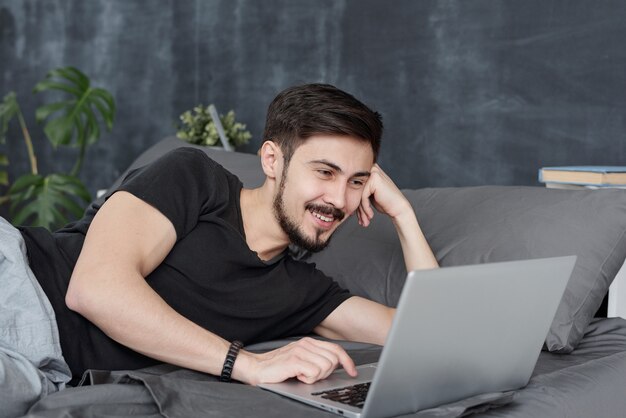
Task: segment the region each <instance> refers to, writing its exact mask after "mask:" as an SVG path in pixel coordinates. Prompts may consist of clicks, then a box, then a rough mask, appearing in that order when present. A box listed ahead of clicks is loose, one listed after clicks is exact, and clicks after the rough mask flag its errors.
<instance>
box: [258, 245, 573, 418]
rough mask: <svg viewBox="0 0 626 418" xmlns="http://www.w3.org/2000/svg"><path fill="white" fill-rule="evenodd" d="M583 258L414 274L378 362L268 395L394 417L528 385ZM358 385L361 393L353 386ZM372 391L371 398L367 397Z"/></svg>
mask: <svg viewBox="0 0 626 418" xmlns="http://www.w3.org/2000/svg"><path fill="white" fill-rule="evenodd" d="M575 262H576V257H575V256H568V257H556V258H543V259H536V260H526V261H512V262H502V263H492V264H479V265H473V266H460V267H445V268H440V269H433V270H417V271H413V272H411V273H409V275H408V277H407V280H406V283H405V285H404V288H403V290H402V295H401V296H400V301H399V302H398V310H397V313H396V316H395V318H394V321H393V324H392V327H391V330H390V332H389V335H388V337H387V341H386V344H385V347H384V348H383V350H382V353H381V356H380V359H379V362H378V363H374V364H367V365H363V366H359V367H358V371H359V376H358V377H357V378H351V377H350V376H348V374H347V373H346V372H345V371H344V370H337V371H335V372H334V373H333V374H331V375H330V376H329V377H328V378H327V379H325V380H323V381H320V382H317V383H315V384H312V385H308V384H304V383H301V382H299V381H297V380H295V379H291V380H288V381H286V382H283V383H276V384H264V385H261V387H262V388H264V389H267V390H270V391H273V392H277V393H279V394H281V395H284V396H288V397H291V398H293V399H296V400H299V401H301V402H305V403H307V404H310V405H313V406H316V407H318V408H322V409H325V410H327V411H331V412H334V413H337V414H340V415H343V416H347V417H367V418H373V417H388V416H393V415H399V414H405V413H411V412H416V411H420V410H423V409H428V408H432V407H435V406H438V405H442V404H446V403H450V402H455V401H458V400H461V399H464V398H468V397H471V396H474V395H478V394H481V393H488V392H499V391H507V390H512V389H517V388H520V387H523V386H525V385H526V384H527V383H528V381H529V380H530V376H531V374H532V372H533V369H534V367H535V363H536V362H537V358H538V357H539V352H540V351H541V347H542V345H543V341H544V340H545V338H546V335H547V334H548V329H549V328H550V324H551V322H552V319H553V318H554V314H555V313H556V309H557V307H558V305H559V302H560V300H561V297H562V295H563V292H564V290H565V286H566V285H567V282H568V280H569V277H570V275H571V273H572V270H573V268H574V264H575ZM353 386H356V388H354V389H353V388H352V387H353ZM359 392H366V394H363V393H361V394H360V393H359Z"/></svg>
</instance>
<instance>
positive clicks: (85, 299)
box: [65, 274, 98, 317]
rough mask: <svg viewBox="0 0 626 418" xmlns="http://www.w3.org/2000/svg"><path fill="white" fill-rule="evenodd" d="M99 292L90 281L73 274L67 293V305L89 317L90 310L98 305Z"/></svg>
mask: <svg viewBox="0 0 626 418" xmlns="http://www.w3.org/2000/svg"><path fill="white" fill-rule="evenodd" d="M97 293H98V292H97V289H94V288H93V286H91V285H90V283H89V282H87V281H84V280H80V277H78V276H77V275H76V274H73V275H72V278H71V279H70V284H69V286H68V287H67V292H66V293H65V305H66V306H67V307H68V308H69V309H70V310H72V311H74V312H76V313H79V314H81V315H83V316H85V317H89V316H90V312H92V311H93V310H94V309H95V308H97V306H98V297H97V296H98V295H97Z"/></svg>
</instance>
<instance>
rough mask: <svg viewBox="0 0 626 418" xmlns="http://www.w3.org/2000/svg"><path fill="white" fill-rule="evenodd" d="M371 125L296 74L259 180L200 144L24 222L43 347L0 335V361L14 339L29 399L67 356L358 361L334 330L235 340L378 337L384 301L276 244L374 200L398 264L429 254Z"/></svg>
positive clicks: (287, 367) (327, 367) (249, 362)
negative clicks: (257, 183) (253, 346)
mask: <svg viewBox="0 0 626 418" xmlns="http://www.w3.org/2000/svg"><path fill="white" fill-rule="evenodd" d="M381 134H382V122H381V120H380V116H379V115H378V113H375V112H373V111H372V110H370V109H369V108H367V107H366V106H365V105H363V104H362V103H361V102H359V101H358V100H356V99H355V98H354V97H352V96H351V95H349V94H347V93H345V92H343V91H341V90H338V89H336V88H334V87H332V86H329V85H321V84H311V85H304V86H297V87H293V88H290V89H287V90H285V91H284V92H282V93H281V94H279V95H278V96H277V97H276V98H275V99H274V101H273V102H272V104H271V105H270V107H269V110H268V115H267V122H266V127H265V133H264V141H265V142H264V143H263V145H262V147H261V152H260V155H261V165H262V169H263V172H264V173H265V175H266V180H265V183H264V184H263V185H262V186H261V187H259V188H257V189H244V188H243V187H242V185H241V183H240V182H239V180H238V179H237V178H236V177H235V176H233V175H232V174H230V173H229V172H227V171H226V170H224V169H223V168H222V167H221V166H219V165H218V164H216V163H215V162H213V161H212V160H210V159H209V158H208V157H207V156H206V155H205V154H204V153H203V152H201V151H198V150H193V149H190V148H182V149H179V150H175V151H173V152H171V153H169V154H167V155H165V156H163V157H162V158H161V159H159V160H158V161H156V162H155V163H153V164H150V165H149V166H146V167H144V168H142V169H140V170H137V171H135V172H133V173H131V174H130V175H129V176H128V177H127V178H126V179H125V181H124V182H123V183H122V185H121V186H120V187H119V188H118V189H117V190H116V192H115V193H113V194H112V195H111V196H110V197H109V198H108V199H107V201H106V202H105V203H104V204H103V205H102V207H100V208H95V209H94V210H92V211H90V212H88V213H87V214H86V215H85V217H84V218H83V219H82V220H81V221H79V222H77V223H76V224H73V225H69V226H68V227H66V228H64V229H62V230H61V231H58V232H56V233H55V234H49V233H47V232H46V231H42V230H41V229H33V228H21V229H20V230H21V233H22V236H23V237H24V239H25V241H26V248H27V251H28V257H29V262H30V267H31V269H32V271H33V272H34V276H35V277H36V281H35V280H33V279H32V275H31V280H30V282H29V283H30V288H31V289H35V290H34V291H33V290H31V291H30V293H32V294H33V296H31V297H30V300H31V301H33V300H34V301H35V302H33V303H31V304H33V305H37V306H38V307H39V311H41V312H42V314H41V315H42V316H43V318H44V319H43V320H42V321H40V322H43V323H45V324H47V326H48V328H49V330H48V335H49V337H47V340H46V342H47V343H49V344H48V345H49V346H50V347H51V348H50V350H49V353H47V354H46V356H44V357H45V359H46V360H45V361H42V360H41V355H39V357H37V355H33V353H29V352H28V350H25V349H24V344H23V341H21V340H20V338H19V335H18V336H13V337H12V338H5V339H4V340H8V342H7V343H4V342H3V344H2V346H5V347H7V350H6V351H7V353H8V355H5V356H4V357H0V360H1V363H0V364H1V365H2V367H4V369H6V370H13V372H12V373H14V374H15V375H17V374H19V373H17V372H14V371H15V370H16V368H15V367H14V366H13V363H12V358H13V357H11V356H14V354H15V353H17V354H18V355H22V354H23V353H24V351H26V355H25V357H26V358H28V359H29V360H30V362H31V363H32V365H31V366H29V367H26V369H28V370H24V366H23V364H25V363H24V362H23V361H22V363H21V366H20V368H19V370H21V371H22V372H23V373H22V374H23V375H24V376H26V378H24V381H29V379H30V382H32V381H33V380H36V379H39V380H40V381H42V382H47V383H46V384H45V385H44V388H46V389H45V390H43V391H42V393H35V392H36V391H34V392H33V395H32V396H31V398H30V402H32V401H33V400H36V399H37V398H38V397H40V396H42V395H45V393H46V392H49V391H53V390H55V389H56V388H60V387H62V386H63V384H64V382H65V380H64V379H63V378H62V377H63V373H66V372H67V366H65V363H64V361H63V357H64V359H65V361H67V364H68V365H69V368H70V370H71V374H72V375H73V376H74V378H76V377H78V376H79V375H80V374H82V372H83V371H84V370H85V369H87V368H100V369H129V368H140V367H145V366H148V365H150V364H154V363H155V362H168V363H171V364H175V365H179V366H182V367H187V368H190V369H194V370H198V371H201V372H205V373H209V374H212V375H216V376H220V377H221V379H222V380H224V381H228V380H230V379H231V378H232V379H236V380H238V381H241V382H245V383H249V384H253V385H254V384H258V383H261V382H279V381H283V380H285V379H288V378H290V377H296V378H298V379H300V380H301V381H303V382H307V383H312V382H315V381H317V380H320V379H323V378H325V377H326V376H328V375H329V374H330V373H331V372H332V371H333V370H334V369H335V368H336V367H338V366H339V365H341V366H343V367H344V368H345V369H346V370H347V371H348V372H349V373H350V374H352V375H355V374H356V370H355V366H354V363H353V362H352V360H351V359H350V357H349V356H348V355H347V354H346V353H345V351H344V350H343V349H342V348H341V347H340V346H339V345H336V344H333V343H329V342H325V341H320V340H316V339H312V338H303V339H301V340H299V341H297V342H295V343H292V344H289V345H287V346H285V347H282V348H280V349H277V350H274V351H271V352H268V353H264V354H254V353H250V352H247V351H246V350H245V349H243V348H242V345H244V344H249V343H252V342H258V341H262V340H269V339H274V338H279V337H285V336H289V335H302V334H307V333H309V332H311V331H314V332H315V333H317V334H318V335H321V336H324V337H329V338H334V339H344V340H356V341H366V342H372V343H377V344H383V343H384V342H385V338H386V335H387V332H388V330H389V326H390V324H391V321H392V318H393V314H394V310H393V309H391V308H388V307H385V306H383V305H380V304H378V303H375V302H372V301H368V300H366V299H363V298H360V297H353V296H351V295H349V293H348V292H346V291H344V290H342V289H340V288H339V287H338V286H337V285H336V284H335V283H334V282H333V281H332V280H331V279H330V278H328V277H326V276H325V275H324V274H322V273H321V272H319V271H317V270H315V268H314V266H312V265H310V264H307V263H302V262H298V261H295V260H293V259H292V258H291V257H289V256H288V255H286V249H287V247H288V245H289V244H290V243H294V244H296V245H298V246H300V247H302V248H304V249H307V250H310V251H319V250H321V249H323V248H324V247H325V246H326V244H327V243H328V240H329V239H330V237H331V235H332V233H333V232H334V231H335V230H336V229H337V227H338V226H339V225H340V224H341V223H342V222H343V221H344V220H345V219H346V218H347V217H348V216H350V215H352V214H353V213H354V212H356V214H357V216H358V219H359V223H360V224H361V225H362V226H364V227H366V226H368V225H369V223H370V221H371V219H372V217H373V216H374V211H373V208H372V206H374V207H375V208H376V209H377V210H378V211H380V212H382V213H384V214H386V215H387V216H390V217H391V219H392V220H393V222H394V224H395V226H396V229H397V231H398V235H399V238H400V242H401V245H402V250H403V254H404V257H405V262H406V266H407V270H413V269H419V268H433V267H436V266H437V262H436V260H435V258H434V256H433V254H432V252H431V250H430V248H429V247H428V244H427V243H426V240H425V239H424V236H423V234H422V232H421V230H420V227H419V224H418V222H417V219H416V217H415V214H414V212H413V209H412V207H411V205H410V204H409V202H408V201H407V200H406V198H404V196H403V195H402V193H401V192H400V191H399V190H398V188H397V187H396V186H395V185H394V184H393V182H392V181H391V180H390V179H389V177H387V175H386V174H385V173H384V172H383V171H382V169H381V168H380V167H379V166H378V165H377V164H375V160H376V156H377V153H378V150H379V144H380V137H381ZM3 228H5V229H7V230H9V231H10V229H11V228H10V227H9V226H7V225H3ZM12 232H13V233H15V231H14V230H13V231H12ZM364 256H367V255H364ZM26 270H28V268H27V266H26ZM5 282H6V280H5ZM37 282H38V283H39V284H40V285H41V288H40V287H39V286H38V285H37ZM0 284H2V283H0ZM8 285H11V283H8ZM42 288H43V292H41V289H42ZM44 292H45V295H44V294H43V293H44ZM50 305H51V306H52V308H53V309H54V314H55V315H56V322H54V314H52V313H51V312H49V311H50V309H49V308H48V307H49V306H50ZM9 308H10V309H13V310H14V311H15V310H16V309H18V308H16V307H15V306H13V307H12V308H11V307H9ZM9 315H10V312H9V313H8V314H7V313H3V314H2V316H3V317H7V316H9ZM5 322H6V321H5ZM0 325H2V321H0ZM57 326H58V334H57ZM58 336H60V347H61V348H62V351H63V357H61V356H60V350H59V347H58V340H59V337H58ZM235 340H236V341H235ZM0 341H3V340H0ZM240 341H241V342H240ZM11 344H12V345H11ZM0 353H1V352H0ZM35 354H36V353H35ZM33 359H34V360H33ZM51 365H52V367H51ZM64 366H65V367H64ZM33 376H34V377H33ZM59 376H61V377H59ZM49 382H53V384H50V383H49ZM0 384H2V385H3V386H4V387H7V385H8V383H6V382H0ZM14 395H15V396H14V397H13V399H14V398H15V397H16V396H17V395H16V394H14ZM1 396H2V395H0V397H1ZM6 396H8V395H5V397H6ZM12 396H13V395H12ZM0 400H2V399H0ZM26 403H27V401H23V402H22V405H24V404H26ZM3 404H4V401H3Z"/></svg>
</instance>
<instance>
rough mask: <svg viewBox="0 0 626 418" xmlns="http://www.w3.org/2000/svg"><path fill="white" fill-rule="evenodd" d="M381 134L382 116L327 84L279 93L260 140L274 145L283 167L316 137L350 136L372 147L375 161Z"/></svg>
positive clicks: (270, 107) (291, 88)
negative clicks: (279, 150) (300, 148)
mask: <svg viewBox="0 0 626 418" xmlns="http://www.w3.org/2000/svg"><path fill="white" fill-rule="evenodd" d="M382 133H383V123H382V118H381V115H380V114H379V113H378V112H375V111H373V110H371V109H370V108H368V107H367V106H365V105H364V104H363V103H361V102H360V101H358V100H357V99H356V98H354V97H353V96H352V95H350V94H348V93H346V92H344V91H342V90H339V89H338V88H336V87H334V86H331V85H329V84H305V85H301V86H294V87H290V88H288V89H286V90H284V91H282V92H281V93H280V94H278V96H276V98H275V99H274V100H273V101H272V103H271V104H270V106H269V108H268V110H267V120H266V122H265V131H264V133H263V139H264V140H265V141H274V142H276V143H277V144H278V145H279V146H280V148H281V150H282V152H283V154H284V156H285V162H286V164H289V161H290V159H291V157H292V155H293V153H294V151H295V150H296V148H298V147H299V146H300V145H302V144H303V143H304V142H305V141H306V140H307V139H308V138H309V137H311V136H313V135H316V134H334V135H341V136H352V137H356V138H358V139H361V140H363V141H367V142H369V143H370V145H371V146H372V151H373V152H374V160H376V157H377V156H378V151H379V149H380V137H381V136H382Z"/></svg>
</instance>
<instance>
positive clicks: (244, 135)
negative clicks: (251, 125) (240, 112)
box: [176, 105, 252, 148]
mask: <svg viewBox="0 0 626 418" xmlns="http://www.w3.org/2000/svg"><path fill="white" fill-rule="evenodd" d="M210 107H211V105H209V106H207V107H203V106H202V105H198V106H196V107H194V108H193V113H192V111H190V110H188V111H186V112H184V113H183V114H182V115H180V120H181V122H182V126H178V132H177V133H176V136H177V137H178V138H180V139H182V140H183V141H187V142H189V143H192V144H196V145H206V146H224V144H222V140H221V139H220V136H219V133H218V132H217V128H216V126H215V123H213V119H212V118H211V114H210V111H209V108H210ZM219 118H220V121H221V122H222V126H223V127H224V133H225V134H226V138H228V142H229V143H230V144H231V145H232V146H233V147H234V148H236V147H239V146H241V145H245V144H247V143H248V141H249V140H250V138H252V135H251V134H250V132H248V131H246V125H244V124H243V123H239V122H236V121H235V112H234V111H233V110H231V111H230V112H228V113H227V114H226V116H224V115H220V116H219Z"/></svg>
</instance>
